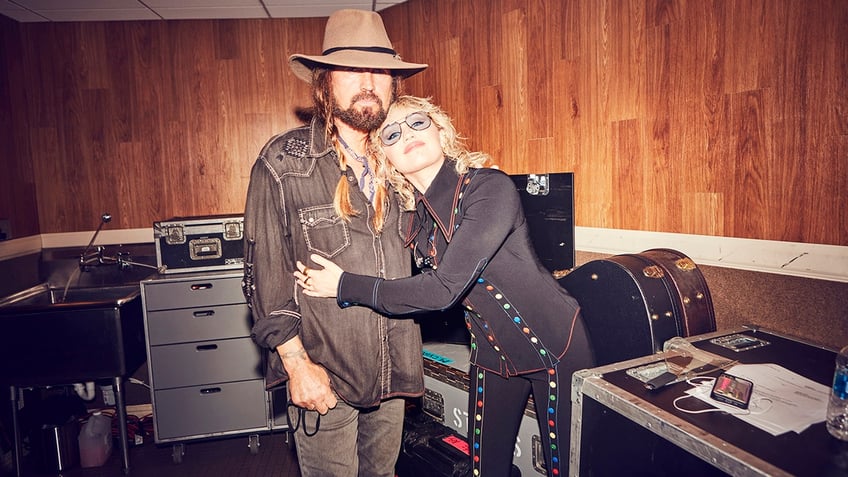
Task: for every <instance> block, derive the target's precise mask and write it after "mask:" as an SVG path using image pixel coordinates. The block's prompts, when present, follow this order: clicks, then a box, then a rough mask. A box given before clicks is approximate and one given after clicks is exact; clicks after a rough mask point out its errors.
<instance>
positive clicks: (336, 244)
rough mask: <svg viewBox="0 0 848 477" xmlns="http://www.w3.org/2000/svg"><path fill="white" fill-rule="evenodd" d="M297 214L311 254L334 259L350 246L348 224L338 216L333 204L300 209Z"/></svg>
mask: <svg viewBox="0 0 848 477" xmlns="http://www.w3.org/2000/svg"><path fill="white" fill-rule="evenodd" d="M297 213H298V216H299V217H300V225H301V227H303V236H304V238H305V239H306V246H307V248H308V249H309V251H310V252H315V253H318V254H321V255H323V256H324V257H327V258H332V257H334V256H336V255H338V254H339V253H340V252H341V251H342V250H344V249H345V248H347V247H348V246H350V228H349V226H348V223H347V222H345V221H344V220H343V219H342V218H341V217H339V216H337V215H336V211H335V209H334V208H333V205H332V204H330V205H320V206H316V207H308V208H305V209H300V210H298V212H297Z"/></svg>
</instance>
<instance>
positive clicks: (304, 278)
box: [294, 254, 344, 298]
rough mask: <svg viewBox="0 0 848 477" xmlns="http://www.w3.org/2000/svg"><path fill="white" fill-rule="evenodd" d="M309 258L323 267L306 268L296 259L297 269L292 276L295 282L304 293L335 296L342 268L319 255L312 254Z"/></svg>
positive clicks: (315, 295)
mask: <svg viewBox="0 0 848 477" xmlns="http://www.w3.org/2000/svg"><path fill="white" fill-rule="evenodd" d="M309 258H310V259H311V260H312V261H313V262H315V263H316V264H317V265H320V266H322V267H324V268H322V269H315V268H308V267H307V266H306V265H304V264H303V263H301V262H300V261H298V262H297V271H296V272H294V276H295V278H297V284H298V285H300V286H301V287H302V288H303V293H304V294H305V295H309V296H314V297H323V298H335V297H336V290H337V289H338V287H339V280H340V279H341V276H342V273H344V270H342V269H341V268H339V266H338V265H336V264H335V263H333V262H332V261H330V260H327V259H326V258H324V257H322V256H320V255H316V254H312V255H310V256H309Z"/></svg>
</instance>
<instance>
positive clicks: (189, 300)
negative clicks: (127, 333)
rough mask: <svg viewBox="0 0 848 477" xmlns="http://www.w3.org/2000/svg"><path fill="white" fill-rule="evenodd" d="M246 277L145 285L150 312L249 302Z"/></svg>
mask: <svg viewBox="0 0 848 477" xmlns="http://www.w3.org/2000/svg"><path fill="white" fill-rule="evenodd" d="M241 280H242V277H230V278H217V279H216V278H203V277H200V278H197V279H196V280H186V281H163V282H156V283H145V284H144V300H145V308H146V309H147V311H152V310H170V309H174V308H192V307H196V306H201V307H203V306H215V305H229V304H234V303H245V299H244V294H243V293H242V291H241Z"/></svg>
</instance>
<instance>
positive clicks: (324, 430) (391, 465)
mask: <svg viewBox="0 0 848 477" xmlns="http://www.w3.org/2000/svg"><path fill="white" fill-rule="evenodd" d="M404 408H405V401H404V400H403V399H401V398H397V399H390V400H387V401H383V402H382V403H381V404H380V406H378V407H375V408H368V409H359V408H355V407H351V406H350V405H348V404H347V403H345V402H344V401H342V400H339V403H338V405H336V407H335V408H333V409H330V411H329V412H328V413H327V414H325V415H323V416H320V420H319V419H318V416H319V414H318V412H316V411H306V410H304V409H302V408H299V407H296V406H293V405H289V409H288V411H289V420H290V422H291V425H292V428H293V429H294V428H295V427H296V429H294V432H293V435H294V442H295V447H296V448H297V458H298V462H299V464H300V473H301V476H302V477H357V476H358V477H394V475H395V463H396V462H397V457H398V452H400V443H401V438H402V434H403V416H404ZM316 428H317V430H316Z"/></svg>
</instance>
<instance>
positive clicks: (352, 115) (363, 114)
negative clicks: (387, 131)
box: [333, 93, 386, 133]
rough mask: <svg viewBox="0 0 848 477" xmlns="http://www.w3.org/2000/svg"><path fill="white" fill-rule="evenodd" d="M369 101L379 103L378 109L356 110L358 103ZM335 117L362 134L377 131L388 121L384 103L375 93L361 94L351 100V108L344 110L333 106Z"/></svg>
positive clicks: (335, 105) (336, 105)
mask: <svg viewBox="0 0 848 477" xmlns="http://www.w3.org/2000/svg"><path fill="white" fill-rule="evenodd" d="M362 99H368V100H371V101H375V102H376V103H377V109H376V110H375V109H372V108H367V109H356V107H355V105H356V102H357V101H359V100H362ZM333 116H334V117H336V118H338V119H340V120H341V121H342V122H343V123H345V124H347V125H348V126H350V127H352V128H354V129H356V130H358V131H362V132H366V133H367V132H371V131H373V130H375V129H377V128H378V127H379V126H380V125H381V124H383V121H385V120H386V109H385V108H384V107H383V102H382V101H381V100H380V98H378V97H377V95H375V94H374V93H359V94H357V95H356V96H354V97H353V98H352V99H351V100H350V107H348V108H347V109H342V108H341V107H339V105H338V104H333Z"/></svg>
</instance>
